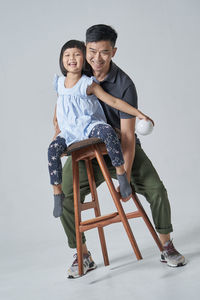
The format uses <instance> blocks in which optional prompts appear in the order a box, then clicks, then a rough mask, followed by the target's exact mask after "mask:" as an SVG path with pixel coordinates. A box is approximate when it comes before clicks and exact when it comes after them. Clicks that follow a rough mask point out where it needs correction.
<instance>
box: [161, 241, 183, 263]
mask: <svg viewBox="0 0 200 300" xmlns="http://www.w3.org/2000/svg"><path fill="white" fill-rule="evenodd" d="M163 248H164V250H163V252H162V253H161V259H160V261H161V262H163V263H167V265H168V266H170V267H180V266H184V265H185V264H186V260H185V257H184V256H183V255H182V254H180V253H179V252H178V251H177V250H176V249H175V247H174V245H173V243H172V241H171V240H170V241H168V242H166V243H165V245H164V246H163Z"/></svg>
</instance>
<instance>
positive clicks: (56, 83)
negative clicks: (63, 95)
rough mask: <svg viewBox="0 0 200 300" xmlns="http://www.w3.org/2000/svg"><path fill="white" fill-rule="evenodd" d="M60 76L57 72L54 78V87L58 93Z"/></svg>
mask: <svg viewBox="0 0 200 300" xmlns="http://www.w3.org/2000/svg"><path fill="white" fill-rule="evenodd" d="M58 78H59V76H58V75H57V74H55V75H54V78H53V87H54V90H55V91H56V92H57V93H58Z"/></svg>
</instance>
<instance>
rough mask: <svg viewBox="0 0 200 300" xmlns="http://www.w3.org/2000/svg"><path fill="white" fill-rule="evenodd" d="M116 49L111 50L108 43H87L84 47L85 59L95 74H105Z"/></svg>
mask: <svg viewBox="0 0 200 300" xmlns="http://www.w3.org/2000/svg"><path fill="white" fill-rule="evenodd" d="M116 50H117V48H113V47H112V45H111V43H110V41H100V42H89V43H87V45H86V59H87V62H88V63H89V64H90V65H91V67H92V70H93V71H94V73H95V72H100V73H101V72H102V73H104V72H105V73H107V72H108V71H109V68H110V62H111V59H112V57H113V56H114V55H115V52H116Z"/></svg>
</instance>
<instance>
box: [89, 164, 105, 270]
mask: <svg viewBox="0 0 200 300" xmlns="http://www.w3.org/2000/svg"><path fill="white" fill-rule="evenodd" d="M85 164H86V168H87V175H88V181H89V185H90V191H91V195H92V201H94V202H95V208H94V211H95V216H96V217H99V216H101V211H100V207H99V201H98V195H97V190H96V183H95V178H94V172H93V168H92V162H91V160H85ZM98 232H99V239H100V243H101V249H102V253H103V259H104V264H105V266H108V265H109V259H108V252H107V247H106V240H105V235H104V230H103V228H102V227H98Z"/></svg>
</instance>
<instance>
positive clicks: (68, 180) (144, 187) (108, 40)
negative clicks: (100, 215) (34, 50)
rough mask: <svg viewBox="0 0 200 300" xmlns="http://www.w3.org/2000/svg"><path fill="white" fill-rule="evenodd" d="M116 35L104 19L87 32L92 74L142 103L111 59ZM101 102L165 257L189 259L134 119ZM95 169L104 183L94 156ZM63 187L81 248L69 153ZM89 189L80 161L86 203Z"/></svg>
mask: <svg viewBox="0 0 200 300" xmlns="http://www.w3.org/2000/svg"><path fill="white" fill-rule="evenodd" d="M116 39H117V33H116V32H115V30H114V29H113V28H111V27H110V26H107V25H102V24H99V25H94V26H92V27H90V28H89V29H88V30H87V32H86V59H87V62H88V63H89V64H90V66H91V68H92V72H93V75H94V76H95V78H96V79H97V81H98V82H99V84H100V85H101V86H102V88H103V89H104V90H105V91H106V92H108V93H109V94H111V95H113V96H115V97H118V98H120V99H122V100H124V101H126V102H128V103H129V104H131V105H132V106H134V107H136V108H137V93H136V89H135V86H134V84H133V82H132V80H131V79H130V78H129V77H128V75H126V74H125V73H124V72H123V71H122V70H121V69H120V68H119V67H118V66H116V65H115V64H114V63H113V62H112V58H113V57H114V55H115V53H116V50H117V48H115V42H116ZM101 104H102V107H103V109H104V112H105V115H106V118H107V121H108V123H109V124H110V125H111V126H113V127H114V128H116V129H117V130H120V134H121V146H122V151H123V155H124V160H125V169H126V173H127V176H128V179H129V181H131V183H132V185H133V186H134V189H135V191H136V193H138V194H141V195H143V196H144V197H145V198H146V200H147V201H148V202H149V203H150V206H151V210H152V216H153V221H154V224H155V228H156V230H157V232H158V234H159V237H160V240H161V243H162V245H163V248H164V251H163V252H162V253H161V262H165V263H167V265H169V266H172V267H177V266H183V265H184V264H185V263H186V262H185V258H184V256H182V255H181V254H180V253H179V252H178V251H177V250H176V249H175V248H174V246H173V243H172V241H171V240H170V232H172V231H173V229H172V224H171V212H170V205H169V201H168V196H167V192H166V189H165V187H164V185H163V183H162V182H161V180H160V178H159V176H158V174H157V172H156V170H155V169H154V167H153V165H152V163H151V161H150V160H149V159H148V157H147V156H146V154H145V153H144V151H143V150H142V148H141V145H140V141H139V140H138V139H137V137H136V136H135V118H134V117H133V116H130V115H128V114H125V113H122V112H120V111H117V110H115V109H114V108H112V107H109V106H108V105H106V104H104V103H102V102H101ZM105 162H106V164H107V167H108V170H109V172H110V174H111V176H112V177H113V178H116V174H115V169H114V167H113V166H112V164H111V161H110V159H109V157H108V156H105ZM93 168H94V173H95V180H96V185H97V186H99V185H100V184H101V183H102V182H103V181H104V178H103V176H102V174H101V172H99V166H98V164H97V162H96V161H95V160H94V161H93ZM62 188H63V192H64V194H65V199H64V202H63V215H62V217H61V221H62V224H63V227H64V230H65V232H66V234H67V237H68V244H69V247H71V248H76V236H75V224H74V204H73V187H72V165H71V158H68V160H67V162H66V164H65V166H64V168H63V185H62ZM89 193H90V190H89V184H88V180H87V173H86V170H85V165H84V162H83V163H80V199H81V202H84V199H85V196H86V195H87V194H89ZM123 200H124V201H126V200H127V199H123ZM82 243H83V246H82V247H83V258H84V274H85V273H86V272H87V271H88V270H92V269H95V268H96V265H95V263H94V261H93V260H92V257H91V254H90V252H88V250H87V246H86V240H85V236H84V235H83V238H82ZM68 275H69V277H73V278H75V277H78V276H79V275H78V265H77V258H76V259H75V261H74V262H73V264H72V266H71V267H70V268H69V270H68Z"/></svg>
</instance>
